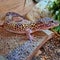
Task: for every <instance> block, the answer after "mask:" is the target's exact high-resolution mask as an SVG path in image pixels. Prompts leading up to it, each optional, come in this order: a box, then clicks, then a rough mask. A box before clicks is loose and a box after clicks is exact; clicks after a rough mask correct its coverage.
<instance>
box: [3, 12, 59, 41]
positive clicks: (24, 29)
mask: <svg viewBox="0 0 60 60" xmlns="http://www.w3.org/2000/svg"><path fill="white" fill-rule="evenodd" d="M58 25H59V24H58V22H56V21H54V20H53V19H51V18H48V17H45V18H41V19H38V20H37V21H35V22H32V21H29V20H26V19H25V18H24V17H22V16H20V15H19V14H17V13H15V12H8V13H7V14H6V16H5V22H4V29H6V30H7V31H9V32H13V33H19V34H24V33H25V34H26V35H27V37H28V38H29V40H30V41H32V40H33V37H32V36H31V33H33V32H36V31H40V30H46V29H49V28H53V27H55V26H58Z"/></svg>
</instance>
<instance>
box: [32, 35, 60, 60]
mask: <svg viewBox="0 0 60 60" xmlns="http://www.w3.org/2000/svg"><path fill="white" fill-rule="evenodd" d="M40 50H41V54H40V55H38V56H37V57H36V56H35V57H33V59H32V60H60V37H58V36H54V37H53V38H52V39H50V40H49V41H47V43H45V44H44V45H43V46H42V48H41V49H40Z"/></svg>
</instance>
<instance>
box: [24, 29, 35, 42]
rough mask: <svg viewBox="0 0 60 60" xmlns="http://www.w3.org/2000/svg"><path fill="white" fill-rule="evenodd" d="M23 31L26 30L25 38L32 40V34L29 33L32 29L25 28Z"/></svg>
mask: <svg viewBox="0 0 60 60" xmlns="http://www.w3.org/2000/svg"><path fill="white" fill-rule="evenodd" d="M25 31H26V35H27V38H28V39H29V40H30V41H31V42H32V40H34V38H33V36H32V35H31V33H32V30H31V29H29V28H26V29H25Z"/></svg>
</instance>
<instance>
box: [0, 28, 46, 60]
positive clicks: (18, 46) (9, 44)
mask: <svg viewBox="0 0 60 60" xmlns="http://www.w3.org/2000/svg"><path fill="white" fill-rule="evenodd" d="M32 35H33V36H34V37H35V38H34V39H35V41H33V42H31V41H29V40H28V39H27V37H26V35H24V34H23V36H22V35H18V34H13V33H10V32H7V31H5V30H4V29H3V28H0V55H4V56H5V57H6V58H7V59H8V60H25V59H26V57H28V56H29V55H30V54H31V53H32V52H33V51H34V49H36V47H37V46H38V45H39V44H40V43H42V41H44V39H45V38H46V35H45V34H44V33H43V32H38V33H37V32H36V33H34V34H32ZM39 41H40V42H39Z"/></svg>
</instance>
